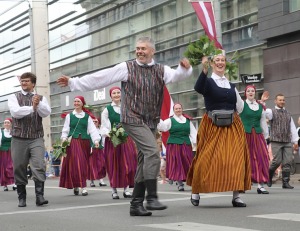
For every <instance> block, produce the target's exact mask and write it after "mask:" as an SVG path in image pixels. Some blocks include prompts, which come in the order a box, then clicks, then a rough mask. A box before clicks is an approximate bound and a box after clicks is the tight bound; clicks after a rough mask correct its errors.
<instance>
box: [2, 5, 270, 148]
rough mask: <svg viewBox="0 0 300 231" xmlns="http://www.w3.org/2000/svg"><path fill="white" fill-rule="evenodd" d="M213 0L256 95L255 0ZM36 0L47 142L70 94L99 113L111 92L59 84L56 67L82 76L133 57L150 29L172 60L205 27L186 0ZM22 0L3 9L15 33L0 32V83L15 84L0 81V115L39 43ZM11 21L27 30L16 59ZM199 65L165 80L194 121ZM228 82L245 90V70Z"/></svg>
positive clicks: (260, 65)
mask: <svg viewBox="0 0 300 231" xmlns="http://www.w3.org/2000/svg"><path fill="white" fill-rule="evenodd" d="M213 2H214V7H215V17H216V19H217V29H218V33H219V34H218V37H219V40H220V42H221V43H222V45H223V47H224V49H225V50H226V52H227V55H228V57H229V58H230V56H232V54H233V53H234V52H236V51H238V53H239V54H240V55H241V57H240V60H239V74H242V75H243V76H248V77H249V76H250V78H249V79H251V77H255V76H259V77H260V78H259V79H257V80H255V81H250V82H248V83H251V84H255V85H256V86H257V89H258V95H259V94H261V93H262V91H263V89H264V85H263V82H264V56H263V52H264V51H265V49H266V48H267V41H266V40H265V39H264V40H262V39H260V37H259V34H258V31H259V20H258V19H259V17H258V13H259V9H258V3H259V1H258V0H252V1H248V0H227V1H225V0H224V1H218V0H215V1H213ZM38 3H39V4H42V6H43V7H45V8H46V9H47V12H46V13H44V15H43V16H44V17H45V15H46V16H47V23H46V27H47V29H46V30H40V28H39V29H35V31H39V33H43V34H46V35H47V36H48V37H47V40H45V42H44V46H43V45H42V44H40V45H39V46H38V47H43V49H41V50H42V51H43V52H47V54H48V56H47V57H49V60H48V61H47V60H46V59H39V60H43V61H44V63H46V64H47V67H46V68H44V69H45V70H48V72H47V74H48V76H49V78H48V77H46V75H45V80H46V83H47V85H48V86H49V89H50V91H49V94H48V97H49V98H48V99H49V101H50V103H51V108H52V114H51V117H50V122H49V123H50V125H49V129H50V134H51V135H50V136H51V138H50V142H52V143H53V142H55V141H56V140H57V139H59V137H60V135H61V130H62V126H63V123H64V121H63V119H62V118H61V116H60V115H61V113H62V112H65V111H71V110H72V108H73V98H74V96H76V95H83V96H84V97H85V98H86V102H87V104H89V105H91V106H93V108H92V110H93V112H94V114H95V115H96V116H100V113H101V111H102V110H103V108H104V107H105V106H106V105H107V104H108V103H110V101H111V99H110V97H109V93H108V92H109V88H110V87H107V88H105V89H97V90H95V91H92V92H84V93H83V92H70V91H69V88H60V87H59V86H58V85H57V84H56V80H57V78H58V77H59V76H60V75H62V74H64V75H69V76H72V77H74V76H79V77H80V76H83V75H86V74H89V73H92V72H95V71H97V70H101V69H103V68H108V67H112V66H114V65H116V64H118V63H120V62H122V61H125V60H128V59H133V58H134V55H135V54H134V51H135V40H136V39H137V38H138V37H140V36H151V37H152V38H153V39H154V40H155V41H156V50H157V52H156V56H155V60H156V61H157V62H160V63H163V64H167V65H169V66H171V67H176V66H177V65H178V61H179V60H180V59H181V58H182V57H183V53H184V51H185V50H186V47H187V45H188V44H189V43H190V42H191V41H195V40H197V39H199V37H200V36H201V35H204V30H203V28H202V26H201V24H200V22H199V20H198V19H197V16H196V14H195V12H194V10H193V8H192V6H191V4H190V3H189V2H188V1H187V0H151V1H150V0H64V1H62V0H45V1H42V0H40V1H33V2H32V6H33V10H34V9H36V8H35V7H41V5H35V4H38ZM20 6H22V7H23V8H21V7H20ZM19 7H20V9H19V8H18V9H15V8H14V7H12V6H11V9H9V8H7V9H5V10H2V9H1V11H2V13H0V17H1V19H2V20H1V22H2V24H1V25H0V30H3V28H5V27H6V25H8V24H5V23H6V22H7V23H11V24H15V25H14V26H13V27H11V28H10V29H9V31H10V33H12V36H11V38H10V39H8V40H5V39H4V37H3V36H2V33H1V34H0V60H1V67H0V87H2V86H3V84H5V85H9V86H10V87H11V86H13V88H12V89H11V90H8V88H5V87H2V88H3V90H2V89H1V92H0V122H2V121H3V119H4V118H5V117H6V116H8V108H7V96H8V95H9V94H12V93H13V92H14V91H16V90H17V89H19V83H18V81H17V78H15V76H16V75H19V74H20V73H22V72H24V71H25V70H26V71H31V70H33V69H32V64H34V63H35V62H37V61H39V60H35V61H34V60H33V57H34V56H32V55H31V52H30V50H31V49H33V51H34V53H38V52H39V50H38V47H37V46H35V47H32V46H31V42H30V34H31V33H30V27H29V19H26V20H27V21H25V20H22V19H23V18H22V17H23V16H24V17H25V16H27V17H29V13H28V12H27V13H24V12H25V11H26V10H28V1H20V4H19ZM43 9H44V8H43ZM1 11H0V12H1ZM4 11H6V12H4ZM12 12H13V14H12ZM9 16H10V17H9ZM13 17H15V19H14V21H12V18H13ZM38 20H39V19H38ZM26 23H27V24H26ZM33 25H34V24H33ZM34 26H36V25H34ZM15 27H20V28H21V29H22V31H23V34H22V35H19V38H21V37H24V36H27V37H24V38H23V39H22V40H21V41H22V46H21V47H20V48H19V49H18V50H20V51H19V53H20V52H24V55H22V57H23V58H22V59H20V60H17V59H15V58H14V57H15V56H14V55H15V53H13V52H15V51H13V50H10V48H11V47H10V45H11V41H15V40H17V37H16V38H14V36H16V33H14V32H12V29H13V28H15ZM7 31H8V29H7ZM6 33H8V32H6ZM35 34H36V33H35ZM23 40H24V41H23ZM45 47H46V48H45ZM22 49H24V50H22ZM25 51H27V53H26V52H25ZM2 52H3V53H2ZM28 52H29V53H28ZM25 53H26V54H27V56H26V55H25ZM22 54H23V53H22ZM10 56H11V57H10ZM6 57H10V58H9V59H8V58H6ZM6 60H12V61H11V62H7V61H6ZM11 65H13V66H15V65H19V66H20V68H11V67H10V66H11ZM25 65H26V66H25ZM23 66H25V67H23ZM36 66H38V65H36ZM21 67H23V68H25V69H22V68H21ZM12 69H15V70H12ZM200 70H201V67H200V66H197V67H194V72H193V77H191V78H189V79H188V80H186V81H183V82H178V83H174V84H171V85H168V89H169V92H170V93H171V96H172V98H173V101H175V102H181V103H182V104H183V107H184V111H185V113H187V114H189V115H191V116H192V117H193V118H194V121H193V122H194V123H195V125H196V126H198V124H199V122H200V120H201V117H202V115H203V113H204V112H205V106H204V102H203V98H202V96H201V95H199V94H197V93H196V92H195V91H194V83H195V81H196V79H197V77H198V75H199V73H200ZM10 76H11V77H10ZM8 77H10V78H8ZM8 81H11V82H8ZM233 82H234V83H235V84H236V86H237V88H238V89H239V90H240V92H241V93H242V94H243V90H244V87H245V83H244V82H243V81H242V78H238V79H236V80H233ZM2 83H3V84H2ZM118 84H119V83H118ZM40 89H43V88H40ZM38 90H39V89H38Z"/></svg>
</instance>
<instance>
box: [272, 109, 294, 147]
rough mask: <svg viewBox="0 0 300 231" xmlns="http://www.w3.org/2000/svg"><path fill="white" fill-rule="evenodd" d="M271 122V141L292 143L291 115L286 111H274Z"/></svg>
mask: <svg viewBox="0 0 300 231" xmlns="http://www.w3.org/2000/svg"><path fill="white" fill-rule="evenodd" d="M272 114H273V118H272V120H270V126H271V131H270V140H271V141H274V142H285V143H288V142H291V126H290V123H291V115H290V113H289V112H288V111H287V110H285V109H275V108H274V109H272Z"/></svg>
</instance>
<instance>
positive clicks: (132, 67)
mask: <svg viewBox="0 0 300 231" xmlns="http://www.w3.org/2000/svg"><path fill="white" fill-rule="evenodd" d="M126 64H127V68H128V79H127V81H126V82H122V105H121V122H124V123H129V124H132V123H133V124H143V123H145V124H147V125H148V126H149V127H150V128H156V126H157V123H158V122H159V119H160V111H161V106H162V100H163V97H162V95H163V92H164V86H165V83H164V80H163V77H164V66H163V65H161V64H158V63H156V64H155V65H153V66H149V67H141V66H139V65H138V64H137V62H136V61H135V60H134V61H127V62H126Z"/></svg>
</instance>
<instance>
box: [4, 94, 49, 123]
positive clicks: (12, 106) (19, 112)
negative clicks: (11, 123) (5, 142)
mask: <svg viewBox="0 0 300 231" xmlns="http://www.w3.org/2000/svg"><path fill="white" fill-rule="evenodd" d="M43 98H44V97H43ZM7 103H8V108H9V111H10V114H11V116H12V117H14V118H16V119H21V118H23V117H24V116H27V115H29V114H31V113H33V106H22V107H21V106H20V105H19V102H18V100H17V97H16V95H14V94H13V95H10V96H9V97H8V102H7Z"/></svg>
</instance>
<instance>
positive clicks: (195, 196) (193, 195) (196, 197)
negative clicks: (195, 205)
mask: <svg viewBox="0 0 300 231" xmlns="http://www.w3.org/2000/svg"><path fill="white" fill-rule="evenodd" d="M192 199H193V200H200V195H199V194H198V193H197V194H194V193H193V194H192Z"/></svg>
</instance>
